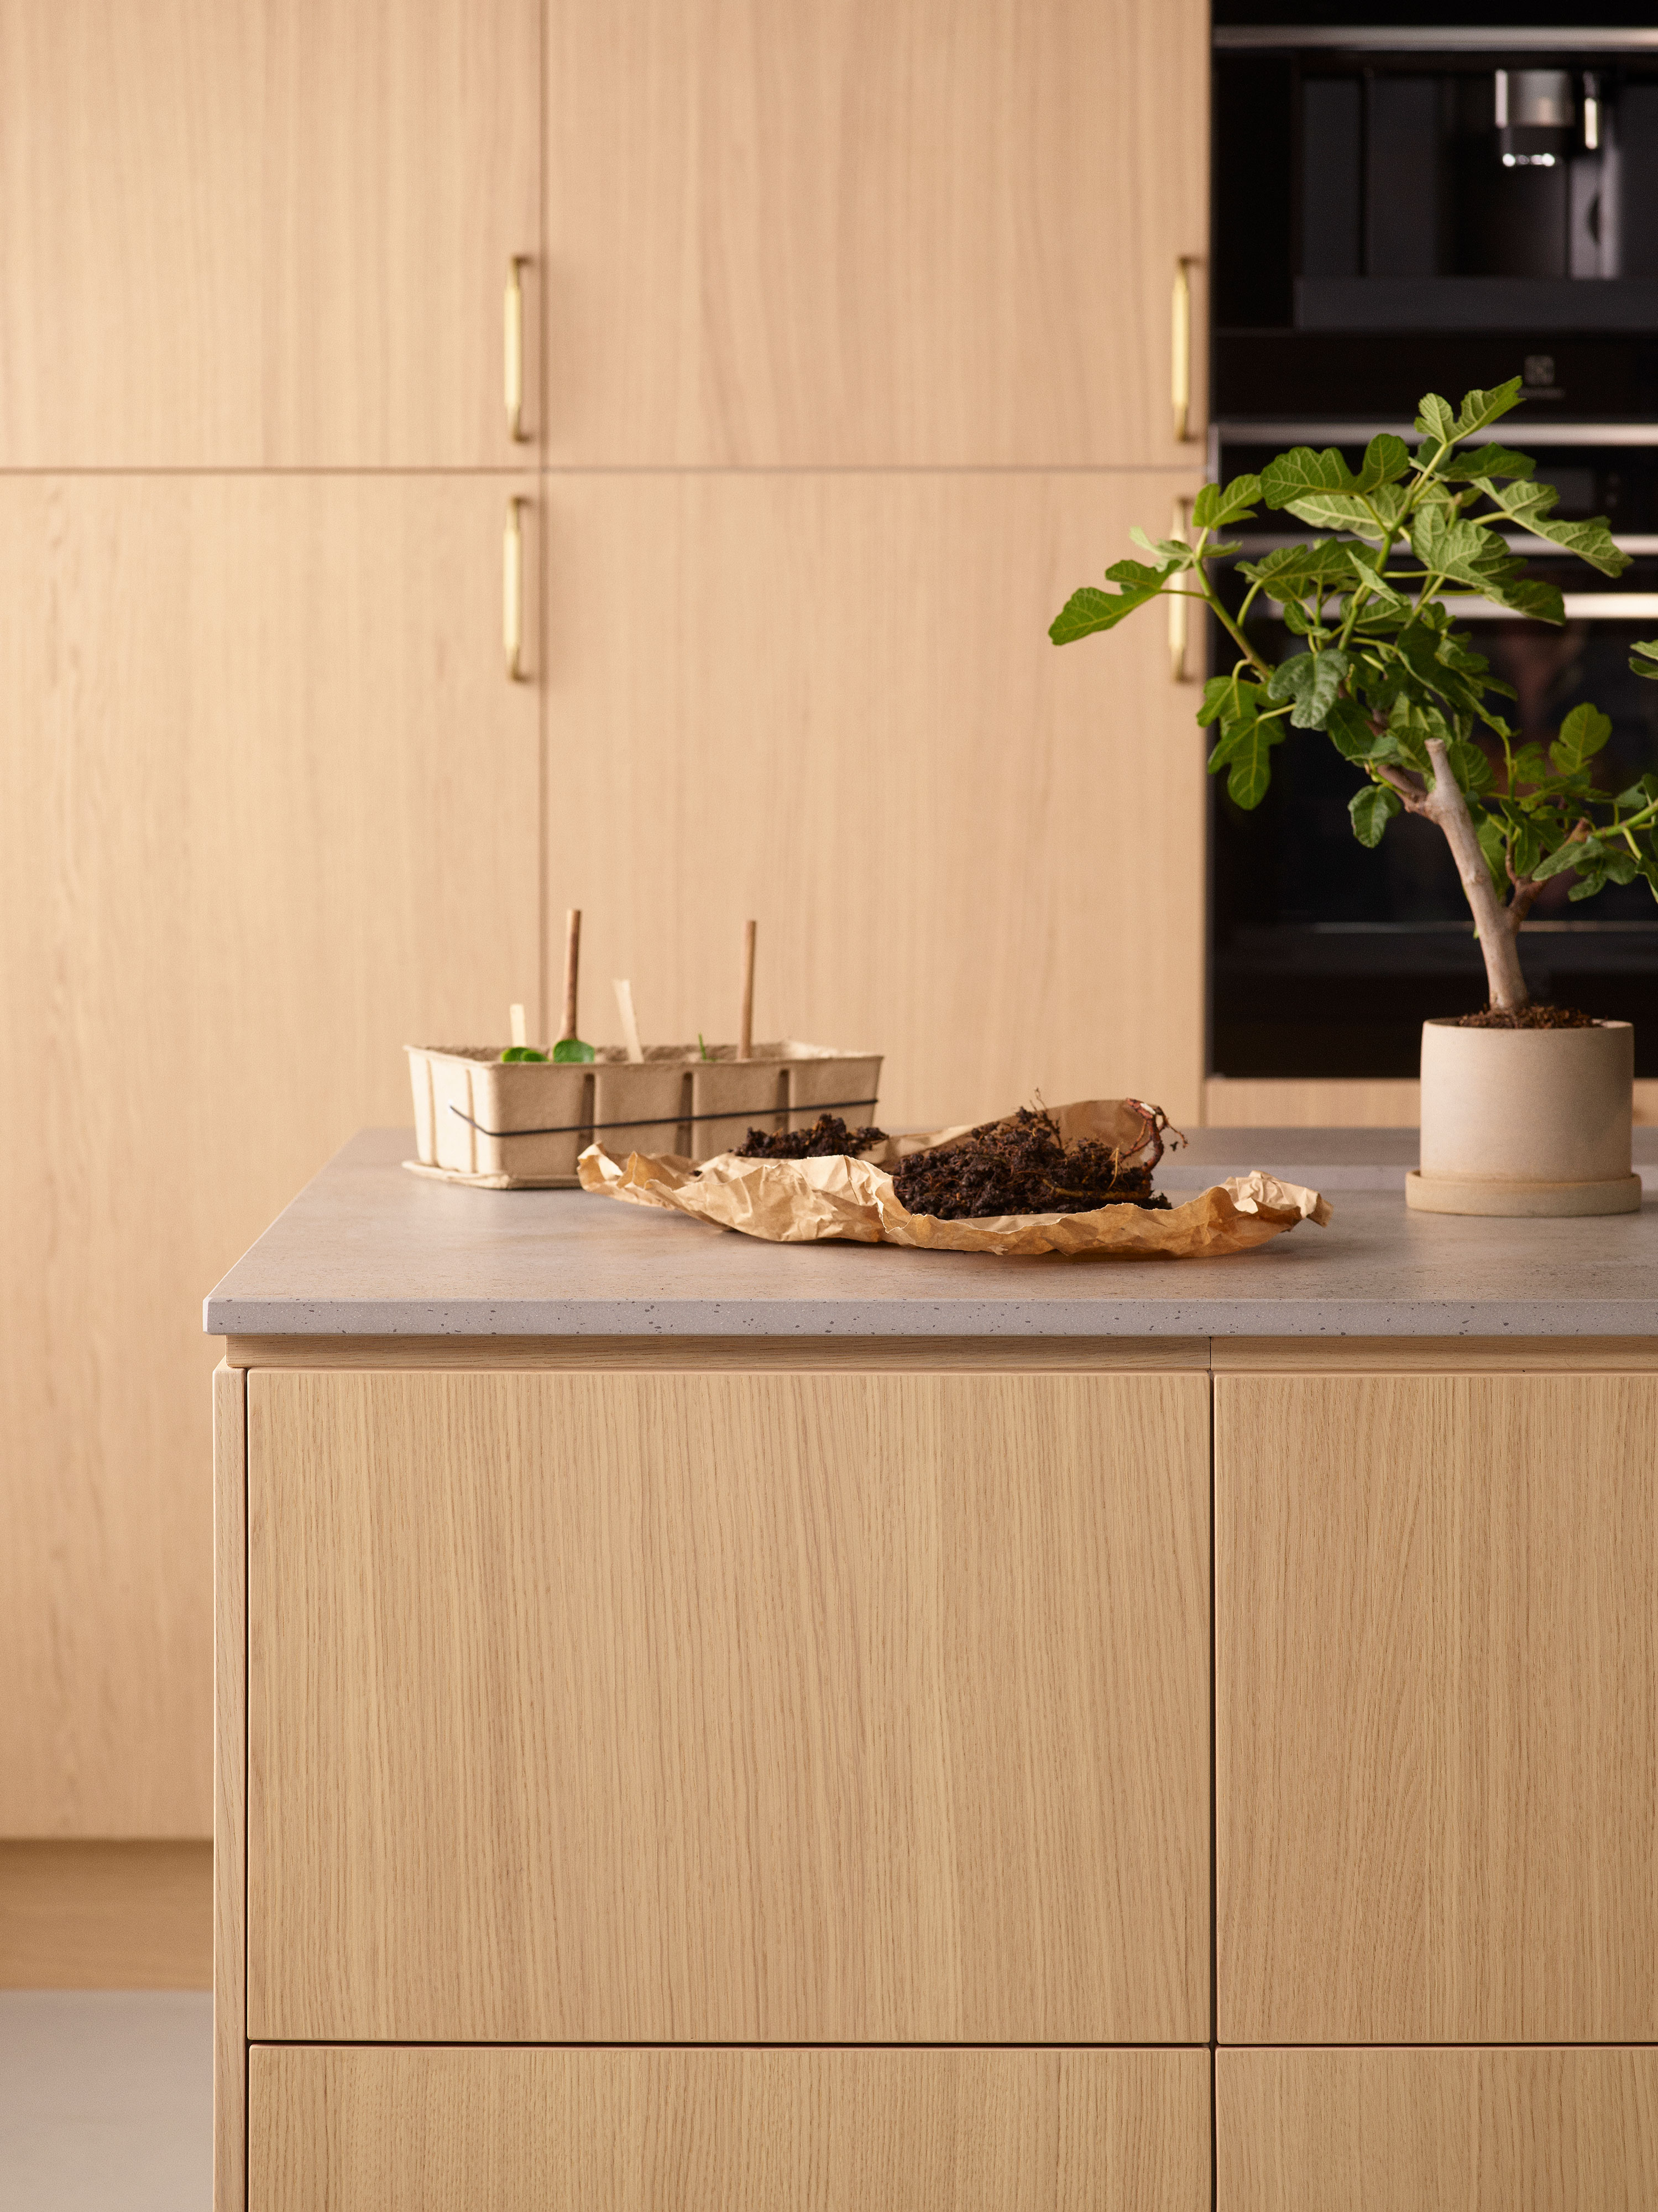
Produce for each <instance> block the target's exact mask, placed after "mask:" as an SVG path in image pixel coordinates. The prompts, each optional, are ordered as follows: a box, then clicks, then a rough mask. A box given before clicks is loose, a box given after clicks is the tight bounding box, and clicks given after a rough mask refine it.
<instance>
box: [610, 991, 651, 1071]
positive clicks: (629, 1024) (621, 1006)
mask: <svg viewBox="0 0 1658 2212" xmlns="http://www.w3.org/2000/svg"><path fill="white" fill-rule="evenodd" d="M615 987H616V1012H618V1013H619V1014H620V1015H621V1017H622V1042H623V1044H625V1045H626V1046H627V1048H628V1057H629V1060H632V1061H633V1062H634V1064H635V1066H638V1064H639V1063H640V1061H641V1060H643V1059H644V1057H645V1048H644V1046H643V1045H642V1044H641V1042H639V1018H638V1016H637V1015H636V1014H635V1012H634V987H633V985H632V984H631V983H626V982H623V981H621V980H620V979H619V978H618V979H617V980H616V986H615Z"/></svg>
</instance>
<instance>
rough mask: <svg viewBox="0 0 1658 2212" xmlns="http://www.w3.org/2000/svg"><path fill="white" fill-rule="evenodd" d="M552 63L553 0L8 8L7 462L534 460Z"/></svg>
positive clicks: (0, 107)
mask: <svg viewBox="0 0 1658 2212" xmlns="http://www.w3.org/2000/svg"><path fill="white" fill-rule="evenodd" d="M540 58H541V33H540V11H539V8H538V6H537V0H303V4H298V3H297V0H144V4H143V5H142V6H136V7H135V6H132V5H131V4H129V0H49V4H46V5H41V4H39V0H4V4H3V5H0V323H3V326H4V329H5V332H6V343H5V347H4V349H3V355H0V467H6V468H23V467H27V468H65V467H74V468H136V467H145V468H184V467H197V468H271V467H325V466H327V467H355V468H364V467H380V466H388V465H397V466H403V467H438V466H484V465H496V466H501V465H505V466H507V467H511V466H513V465H517V463H518V461H519V459H521V457H522V454H523V451H524V448H523V447H514V445H513V441H512V440H511V438H510V436H509V435H508V430H507V416H506V410H505V405H504V392H503V386H504V377H503V362H502V345H503V330H502V295H503V290H504V287H505V281H506V275H507V263H508V260H509V258H511V257H512V256H513V255H514V254H522V255H527V256H530V257H531V258H534V257H535V256H536V253H537V242H538V240H539V234H540V222H541V216H540V205H539V202H540V131H541V118H540V97H539V75H540ZM536 283H538V276H535V275H533V274H532V283H531V318H530V319H531V340H533V327H534V323H535V316H534V312H533V302H534V300H535V299H536V298H537V297H538V294H537V292H536V290H535V285H536ZM529 372H530V377H531V386H532V387H533V385H534V380H535V378H536V375H537V363H536V359H535V353H534V347H533V343H531V354H530V360H529ZM534 410H535V395H534V392H533V389H532V391H531V408H530V411H529V413H528V416H527V417H526V427H529V428H533V427H534V423H535V411H534Z"/></svg>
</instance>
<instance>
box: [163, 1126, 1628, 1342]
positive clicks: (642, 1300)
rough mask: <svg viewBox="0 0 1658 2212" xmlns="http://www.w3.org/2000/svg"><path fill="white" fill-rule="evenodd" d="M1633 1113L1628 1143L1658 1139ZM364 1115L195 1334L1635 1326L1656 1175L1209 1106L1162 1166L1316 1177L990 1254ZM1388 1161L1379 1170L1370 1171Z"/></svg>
mask: <svg viewBox="0 0 1658 2212" xmlns="http://www.w3.org/2000/svg"><path fill="white" fill-rule="evenodd" d="M1655 1139H1658V1132H1649V1131H1641V1132H1639V1133H1637V1159H1639V1158H1641V1157H1642V1155H1643V1154H1645V1155H1646V1156H1647V1158H1648V1159H1649V1160H1651V1159H1652V1158H1653V1156H1654V1154H1655V1153H1658V1142H1655V1141H1654V1140H1655ZM411 1147H412V1139H411V1138H410V1134H409V1133H408V1132H406V1131H404V1130H400V1129H366V1130H364V1131H363V1132H362V1133H361V1134H360V1135H358V1136H356V1137H355V1138H353V1139H352V1140H351V1142H350V1143H349V1145H347V1146H345V1148H344V1149H343V1151H342V1152H340V1153H339V1154H338V1155H337V1157H336V1158H334V1159H333V1160H331V1162H330V1163H329V1164H328V1166H327V1167H325V1169H324V1170H323V1171H322V1173H321V1174H320V1175H319V1176H318V1177H317V1178H316V1180H315V1181H314V1182H312V1183H311V1184H309V1185H308V1186H307V1188H306V1189H305V1190H303V1191H302V1192H301V1194H300V1195H299V1197H298V1198H296V1199H295V1201H294V1203H293V1204H292V1205H291V1206H288V1209H287V1210H286V1212H283V1213H282V1214H280V1215H279V1216H278V1217H277V1218H276V1221H275V1222H273V1223H272V1225H271V1226H270V1228H269V1229H268V1230H267V1231H265V1233H264V1236H263V1237H260V1239H259V1241H258V1243H257V1244H255V1245H254V1246H253V1247H252V1250H251V1251H249V1252H247V1253H246V1254H245V1255H243V1257H242V1258H241V1259H240V1260H239V1261H237V1262H236V1264H235V1266H234V1267H233V1268H232V1269H231V1270H230V1273H228V1275H227V1276H226V1277H225V1279H224V1280H223V1281H222V1283H221V1284H219V1285H218V1287H217V1288H216V1290H215V1291H212V1292H211V1293H210V1296H209V1297H208V1300H207V1304H206V1314H205V1322H206V1327H207V1329H208V1331H209V1333H210V1334H212V1335H216V1336H275V1335H283V1336H288V1335H292V1336H342V1335H343V1336H769V1337H788V1336H837V1337H870V1336H906V1337H926V1336H1004V1335H1005V1336H1187V1337H1189V1336H1510V1335H1512V1336H1652V1335H1658V1196H1654V1195H1649V1197H1648V1200H1647V1203H1646V1206H1645V1207H1644V1209H1643V1211H1642V1212H1640V1213H1638V1214H1621V1215H1612V1216H1610V1217H1607V1218H1603V1219H1599V1220H1588V1221H1501V1220H1478V1219H1469V1218H1461V1217H1458V1216H1455V1215H1450V1214H1424V1213H1410V1212H1406V1207H1405V1201H1404V1194H1403V1190H1402V1183H1403V1177H1404V1170H1405V1169H1406V1167H1407V1166H1408V1165H1409V1164H1411V1163H1412V1160H1413V1158H1414V1156H1415V1133H1414V1132H1413V1131H1410V1130H1328V1129H1326V1130H1309V1129H1297V1130H1261V1129H1256V1130H1247V1131H1237V1130H1232V1131H1225V1130H1216V1129H1208V1130H1205V1131H1203V1132H1202V1133H1200V1134H1199V1135H1198V1136H1197V1137H1196V1139H1195V1140H1194V1143H1193V1147H1192V1152H1190V1153H1188V1154H1183V1155H1181V1158H1180V1159H1179V1162H1178V1164H1176V1166H1175V1168H1174V1169H1173V1170H1171V1172H1170V1174H1169V1176H1168V1177H1167V1178H1166V1181H1167V1182H1168V1184H1169V1188H1170V1191H1171V1195H1175V1198H1176V1202H1178V1195H1179V1190H1180V1189H1187V1190H1189V1189H1190V1188H1193V1186H1194V1185H1197V1186H1200V1185H1201V1184H1202V1183H1204V1182H1210V1181H1213V1180H1215V1179H1216V1178H1217V1177H1218V1176H1220V1175H1222V1174H1230V1173H1234V1172H1242V1171H1243V1170H1247V1169H1248V1168H1250V1167H1264V1168H1268V1169H1271V1170H1273V1171H1274V1172H1276V1173H1280V1174H1291V1173H1292V1172H1293V1171H1296V1170H1299V1172H1294V1173H1293V1179H1294V1180H1296V1181H1301V1182H1315V1183H1316V1184H1317V1185H1318V1186H1319V1187H1320V1188H1323V1189H1324V1190H1326V1191H1327V1192H1328V1193H1329V1194H1330V1198H1331V1203H1332V1205H1333V1207H1334V1213H1335V1218H1334V1219H1333V1222H1332V1223H1331V1225H1330V1226H1329V1227H1328V1228H1327V1229H1318V1228H1315V1227H1314V1226H1313V1225H1311V1224H1310V1223H1305V1224H1303V1225H1301V1226H1300V1227H1298V1228H1297V1229H1295V1230H1293V1231H1291V1232H1290V1233H1289V1234H1288V1235H1286V1236H1284V1237H1278V1239H1277V1240H1276V1241H1275V1242H1274V1243H1271V1244H1269V1245H1266V1246H1265V1247H1264V1248H1262V1249H1260V1250H1259V1251H1256V1252H1253V1253H1248V1254H1245V1255H1241V1256H1239V1257H1236V1258H1232V1259H1224V1260H1193V1261H1157V1260H1104V1261H1100V1260H1067V1259H1063V1258H1060V1257H1059V1256H1057V1255H1051V1256H1048V1257H1046V1258H1042V1259H1028V1260H999V1259H993V1258H990V1257H987V1256H985V1255H981V1254H976V1253H974V1254H969V1253H950V1252H911V1251H902V1250H898V1249H894V1248H893V1247H891V1246H883V1245H864V1244H829V1243H826V1244H804V1245H778V1244H762V1243H757V1242H756V1240H754V1239H753V1238H751V1237H739V1236H738V1235H736V1234H734V1233H733V1232H732V1231H728V1230H721V1229H714V1228H710V1227H709V1226H708V1225H706V1224H704V1223H701V1222H696V1221H691V1220H689V1219H687V1218H684V1217H683V1215H676V1214H670V1213H664V1212H655V1211H653V1210H647V1209H646V1208H644V1207H635V1206H623V1205H619V1204H617V1203H616V1200H612V1199H604V1198H592V1197H589V1196H587V1195H586V1194H585V1193H583V1192H580V1191H533V1192H532V1191H487V1190H468V1189H465V1188H459V1187H457V1186H455V1185H452V1184H448V1183H442V1182H432V1181H429V1180H428V1179H426V1178H424V1177H422V1176H411V1175H408V1174H405V1173H404V1170H403V1169H402V1167H401V1166H400V1164H399V1163H400V1162H401V1161H402V1160H404V1158H407V1157H408V1156H409V1153H410V1150H411ZM1389 1186H1391V1187H1389Z"/></svg>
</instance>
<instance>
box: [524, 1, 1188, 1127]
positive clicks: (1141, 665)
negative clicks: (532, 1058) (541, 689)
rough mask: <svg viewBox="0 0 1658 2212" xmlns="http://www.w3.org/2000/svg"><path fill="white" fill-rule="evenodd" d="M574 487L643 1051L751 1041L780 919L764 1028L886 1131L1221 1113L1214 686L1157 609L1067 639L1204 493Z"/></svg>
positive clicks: (1136, 481)
mask: <svg viewBox="0 0 1658 2212" xmlns="http://www.w3.org/2000/svg"><path fill="white" fill-rule="evenodd" d="M811 12H812V11H811V10H809V9H808V10H803V11H802V13H803V15H810V14H811ZM546 482H547V485H548V501H549V513H548V533H549V550H548V587H547V588H548V597H547V612H546V634H547V638H548V646H549V667H548V685H549V689H548V714H549V748H550V750H549V779H548V821H547V836H548V855H549V859H548V866H549V883H550V901H551V903H552V905H553V907H554V908H562V907H565V906H579V907H580V908H583V910H584V922H583V928H584V933H585V935H584V945H585V949H586V955H587V958H588V961H589V963H590V966H591V969H592V973H593V974H594V975H628V976H631V977H632V978H633V979H634V989H635V998H636V1000H637V1003H638V1004H639V1006H640V1007H641V1018H643V1019H644V1021H645V1023H646V1027H647V1035H649V1034H651V1033H652V1032H654V1034H655V1035H656V1036H658V1037H659V1038H662V1039H672V1038H682V1037H683V1038H691V1037H695V1036H696V1035H697V1034H698V1032H699V1031H701V1033H703V1034H704V1035H706V1036H708V1037H709V1038H714V1037H715V1036H723V1037H729V1036H734V1035H735V1033H736V1022H737V993H738V946H739V943H740V939H741V933H742V927H743V924H744V921H745V920H746V919H747V918H749V917H750V916H755V917H757V918H758V920H759V922H760V956H759V975H758V984H757V994H758V995H757V998H756V1024H757V1025H758V1026H757V1028H756V1035H757V1036H798V1037H805V1038H809V1039H811V1040H812V1041H813V1042H817V1043H823V1044H835V1045H842V1046H846V1047H849V1048H858V1049H863V1050H875V1051H884V1053H885V1054H886V1055H887V1060H886V1066H885V1069H884V1074H883V1079H882V1095H881V1103H880V1109H879V1112H880V1115H881V1117H882V1118H883V1120H884V1121H885V1123H886V1124H887V1125H888V1126H897V1127H904V1126H910V1127H920V1128H930V1127H931V1128H936V1127H940V1126H941V1125H947V1124H953V1123H957V1122H965V1121H977V1120H981V1119H984V1118H987V1117H988V1116H991V1115H998V1114H1005V1113H1007V1112H1008V1111H1010V1110H1011V1108H1013V1107H1014V1106H1016V1105H1017V1104H1019V1103H1021V1102H1023V1101H1027V1100H1029V1099H1030V1098H1031V1097H1033V1096H1034V1095H1035V1093H1037V1092H1039V1091H1040V1093H1041V1094H1042V1097H1045V1098H1047V1099H1048V1100H1050V1101H1052V1102H1053V1103H1055V1104H1058V1103H1061V1102H1063V1101H1065V1100H1067V1099H1072V1098H1090V1097H1122V1096H1125V1095H1127V1096H1129V1097H1138V1098H1150V1099H1155V1100H1156V1101H1157V1103H1159V1104H1160V1105H1162V1106H1164V1107H1166V1108H1167V1109H1168V1110H1169V1113H1170V1114H1172V1115H1174V1116H1175V1119H1176V1121H1179V1120H1180V1119H1181V1116H1183V1115H1187V1114H1193V1113H1195V1111H1196V1110H1197V1107H1198V1103H1199V1092H1200V1089H1201V1084H1202V1076H1203V1050H1204V1033H1203V1005H1204V1000H1203V990H1204V982H1203V904H1204V806H1205V790H1204V781H1205V780H1204V768H1203V763H1204V755H1205V752H1206V740H1205V736H1204V733H1203V732H1201V731H1199V730H1198V729H1197V728H1195V727H1194V726H1193V713H1194V706H1195V702H1196V699H1197V696H1198V693H1197V690H1196V687H1195V686H1194V685H1193V684H1191V683H1180V682H1175V681H1174V680H1172V671H1171V659H1170V647H1169V624H1168V617H1167V616H1166V614H1165V613H1164V612H1163V611H1162V610H1160V609H1157V608H1155V607H1153V608H1148V609H1145V610H1144V611H1142V612H1141V613H1140V614H1139V616H1137V617H1134V618H1133V620H1131V621H1130V622H1127V623H1125V624H1124V625H1123V626H1122V627H1121V629H1117V630H1114V631H1113V632H1111V633H1110V634H1109V635H1108V636H1104V637H1096V638H1090V639H1089V640H1087V641H1085V642H1084V643H1083V644H1080V645H1075V646H1067V647H1063V648H1057V649H1056V648H1055V647H1054V646H1053V645H1051V644H1050V643H1049V641H1048V623H1050V622H1051V621H1052V620H1053V617H1054V615H1055V613H1056V612H1057V611H1058V610H1059V608H1060V606H1061V605H1063V603H1064V601H1065V599H1066V597H1067V596H1068V594H1069V593H1070V592H1071V591H1072V589H1073V588H1074V587H1075V586H1078V584H1082V583H1084V582H1086V581H1088V580H1090V578H1094V577H1097V576H1098V575H1099V574H1100V573H1101V571H1102V569H1103V568H1104V567H1105V565H1106V563H1107V562H1108V561H1111V560H1114V559H1115V558H1116V557H1117V556H1119V555H1120V554H1121V553H1122V552H1123V551H1124V550H1127V549H1128V548H1129V545H1130V541H1129V537H1128V532H1129V529H1130V526H1131V525H1133V524H1135V523H1139V524H1141V525H1142V526H1145V527H1146V528H1147V529H1148V530H1149V531H1150V532H1151V534H1152V535H1153V536H1160V535H1162V534H1163V532H1165V531H1166V529H1167V528H1168V526H1169V516H1170V512H1171V507H1172V505H1173V502H1174V501H1175V498H1176V496H1177V495H1180V494H1181V493H1182V492H1187V491H1189V490H1190V489H1192V488H1193V480H1192V479H1191V478H1189V477H1179V476H1175V475H1172V474H1170V475H1163V474H1159V473H1156V472H1145V473H1122V474H1101V475H1086V474H1081V473H1077V474H1068V473H1055V474H1049V475H1030V476H1024V475H1015V474H1006V473H1003V474H996V473H993V472H989V471H964V472H959V473H938V474H916V473H901V472H896V471H887V472H870V473H862V474H859V473H851V474H837V473H830V472H822V473H808V472H802V473H790V472H783V473H760V472H751V473H748V474H732V475H710V474H695V473H686V474H683V475H671V474H666V473H663V474H656V473H649V472H646V473H641V474H636V475H629V474H611V475H603V474H598V473H594V474H581V473H572V474H568V475H551V476H549V477H548V478H547V479H546ZM605 995H606V996H607V997H608V994H605ZM591 1019H592V1023H593V1024H594V1027H593V1030H592V1034H593V1035H594V1036H596V1038H597V1039H598V1041H599V1042H610V1041H612V1039H613V1038H619V1036H620V1032H619V1030H617V1029H616V1022H615V1015H614V1012H613V1010H612V1009H611V1008H610V1007H609V1006H606V1005H604V1004H596V1005H595V1006H593V1008H592V1015H591Z"/></svg>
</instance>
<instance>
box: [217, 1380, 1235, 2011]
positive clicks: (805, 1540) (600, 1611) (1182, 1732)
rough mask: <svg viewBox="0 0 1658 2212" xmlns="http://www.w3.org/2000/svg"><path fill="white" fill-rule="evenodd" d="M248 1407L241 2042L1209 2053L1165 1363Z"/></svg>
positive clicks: (1191, 1586) (1198, 1579)
mask: <svg viewBox="0 0 1658 2212" xmlns="http://www.w3.org/2000/svg"><path fill="white" fill-rule="evenodd" d="M248 1403H249V1470H250V1474H249V1480H250V1521H249V1527H250V1583H249V1589H250V1600H249V1603H250V1674H249V1692H250V1694H249V1731H248V1733H249V1872H248V1970H249V1990H248V2020H249V2033H250V2035H251V2036H252V2038H253V2039H255V2040H259V2039H266V2038H276V2039H331V2038H340V2039H351V2040H358V2039H361V2040H371V2041H372V2040H381V2039H396V2040H399V2041H402V2040H411V2041H434V2042H446V2041H468V2042H471V2041H482V2042H491V2041H496V2042H498V2041H525V2042H532V2041H534V2042H539V2041H549V2042H563V2041H573V2042H590V2041H610V2040H616V2041H626V2042H657V2041H663V2042H705V2041H709V2042H713V2041H742V2042H811V2043H817V2042H825V2043H839V2042H853V2043H858V2042H957V2041H963V2042H980V2041H983V2042H1082V2043H1088V2042H1129V2041H1133V2042H1183V2041H1198V2040H1200V2039H1203V2038H1204V2037H1205V2036H1206V2033H1207V2017H1208V1930H1207V1911H1206V1901H1207V1890H1206V1882H1207V1857H1208V1853H1207V1827H1208V1813H1207V1798H1208V1772H1207V1761H1206V1667H1205V1654H1206V1634H1207V1623H1206V1568H1205V1539H1206V1519H1207V1505H1206V1495H1207V1474H1206V1442H1207V1401H1206V1378H1205V1377H1204V1376H1200V1375H1162V1376H1144V1375H1136V1376H1097V1375H1074V1376H963V1375H932V1376H893V1375H856V1374H849V1373H840V1374H834V1375H824V1374H796V1375H741V1374H738V1375H733V1374H714V1375H710V1374H694V1373H681V1374H669V1375H664V1374H650V1375H643V1374H616V1373H610V1374H598V1375H569V1374H547V1373H536V1374H528V1373H516V1374H513V1373H509V1374H482V1373H477V1372H473V1373H466V1372H461V1373H454V1372H450V1373H403V1372H390V1373H388V1372H380V1373H375V1374H347V1373H339V1372H330V1373H316V1374H313V1373H308V1372H304V1371H297V1372H293V1371H290V1372H275V1371H267V1372H259V1373H255V1374H253V1375H252V1376H250V1382H249V1401H248Z"/></svg>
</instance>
